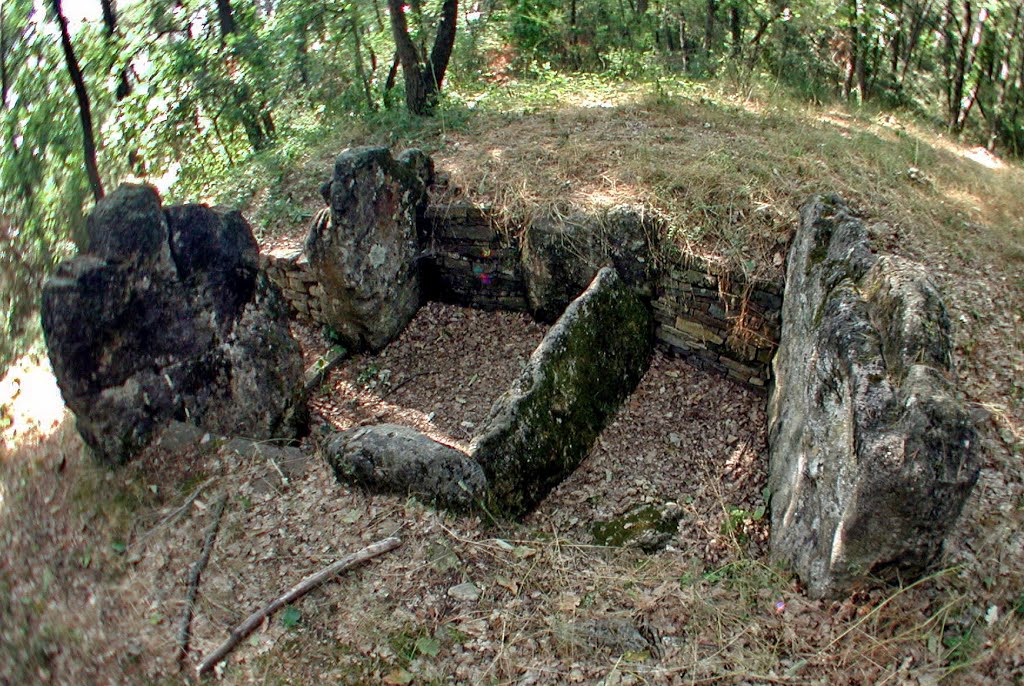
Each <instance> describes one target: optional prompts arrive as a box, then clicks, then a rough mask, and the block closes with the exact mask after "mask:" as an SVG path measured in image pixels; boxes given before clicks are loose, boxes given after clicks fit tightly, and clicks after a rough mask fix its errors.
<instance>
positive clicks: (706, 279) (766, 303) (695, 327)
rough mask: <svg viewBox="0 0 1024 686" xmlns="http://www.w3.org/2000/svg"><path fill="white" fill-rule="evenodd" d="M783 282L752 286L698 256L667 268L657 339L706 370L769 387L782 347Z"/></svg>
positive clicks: (656, 311)
mask: <svg viewBox="0 0 1024 686" xmlns="http://www.w3.org/2000/svg"><path fill="white" fill-rule="evenodd" d="M781 310H782V284H780V283H775V282H771V281H758V282H753V283H751V282H749V281H747V280H746V278H745V277H744V276H743V275H742V274H739V273H736V272H733V271H729V270H727V269H724V268H722V267H720V266H719V265H715V264H713V263H711V262H708V261H707V260H704V259H701V258H700V257H696V256H693V255H681V256H679V257H677V258H676V259H675V260H674V264H672V265H671V266H670V267H669V268H668V269H666V271H665V273H664V275H663V276H662V280H661V291H660V295H659V297H658V298H657V299H655V301H654V316H655V319H656V320H657V322H658V329H657V334H656V336H657V339H658V341H659V342H661V343H664V344H665V345H667V346H668V347H669V348H670V349H671V350H673V351H674V352H677V353H679V354H680V355H682V356H683V357H685V358H687V360H688V361H690V362H691V363H692V364H694V365H695V366H697V367H700V368H702V369H713V370H716V371H718V372H720V373H722V374H725V375H727V376H729V377H730V378H733V379H735V380H736V381H739V382H740V383H744V384H748V385H751V386H757V387H764V386H765V385H766V384H767V383H768V379H769V378H770V374H771V368H770V364H771V360H772V357H773V356H774V355H775V350H776V348H778V344H779V328H780V315H781Z"/></svg>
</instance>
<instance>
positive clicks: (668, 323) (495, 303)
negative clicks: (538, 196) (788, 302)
mask: <svg viewBox="0 0 1024 686" xmlns="http://www.w3.org/2000/svg"><path fill="white" fill-rule="evenodd" d="M420 241H421V244H422V247H423V250H422V258H421V269H422V276H423V291H424V295H425V297H426V299H428V300H437V301H441V302H450V303H455V304H459V305H466V306H471V307H480V308H483V309H492V310H493V309H503V310H513V311H520V312H527V311H532V310H531V305H530V302H529V299H528V296H527V291H528V289H527V279H526V275H525V274H524V268H523V256H522V246H521V244H520V242H519V240H518V238H517V237H516V234H515V233H514V232H511V231H507V230H503V229H502V228H501V226H500V225H499V223H498V222H497V220H496V219H495V217H494V216H493V215H492V213H491V212H490V211H489V210H488V208H487V207H481V206H478V205H474V204H472V203H470V202H467V201H456V202H452V203H435V204H433V205H430V206H429V207H428V208H427V210H426V213H425V218H424V221H423V222H422V223H421V226H420ZM261 260H262V262H261V263H262V265H263V268H264V269H265V270H266V271H267V274H268V276H269V277H270V279H271V280H272V281H273V282H274V283H276V284H277V285H278V286H279V287H280V288H281V291H282V293H283V294H284V297H285V298H286V299H287V300H288V301H289V302H290V303H291V307H292V311H293V314H294V315H295V316H298V317H300V318H302V319H306V320H309V321H313V322H317V323H323V322H324V319H323V308H322V306H321V296H322V294H323V288H322V287H321V286H320V285H319V284H318V283H317V281H316V277H315V275H313V273H312V271H311V270H310V268H309V262H308V260H307V259H306V258H305V256H304V255H303V253H302V250H301V248H280V249H277V250H274V251H272V252H270V253H267V254H264V255H263V256H262V258H261ZM662 261H663V262H664V265H663V266H662V269H661V270H660V271H659V274H658V276H657V277H656V281H655V284H654V288H653V289H652V291H653V292H654V298H653V301H652V302H653V308H654V313H655V320H656V323H657V328H656V331H655V337H656V339H657V341H658V342H659V343H660V344H662V345H663V346H665V347H667V348H668V349H669V350H671V351H673V352H674V353H676V354H679V355H681V356H683V357H685V358H686V359H687V360H689V361H690V362H691V363H692V364H694V365H695V366H698V367H701V368H703V369H712V370H716V371H718V372H720V373H721V374H723V375H726V376H728V377H730V378H732V379H735V380H736V381H739V382H741V383H744V384H747V385H750V386H754V387H757V388H762V389H763V388H765V387H766V386H767V384H768V381H769V379H770V375H771V366H770V363H771V359H772V356H773V355H774V354H775V350H776V349H777V348H778V342H779V329H780V312H781V308H782V290H783V286H782V283H781V282H775V281H764V280H760V281H757V280H750V279H747V278H746V277H745V276H744V275H743V274H742V273H739V272H736V271H732V270H729V269H726V268H724V267H722V266H721V265H718V264H715V263H712V262H710V261H708V260H705V259H703V258H700V257H697V256H693V255H684V254H678V253H674V254H669V255H667V256H663V257H662ZM593 271H594V273H596V269H594V270H593ZM591 276H592V275H591ZM589 278H590V277H588V282H589ZM580 290H582V289H580Z"/></svg>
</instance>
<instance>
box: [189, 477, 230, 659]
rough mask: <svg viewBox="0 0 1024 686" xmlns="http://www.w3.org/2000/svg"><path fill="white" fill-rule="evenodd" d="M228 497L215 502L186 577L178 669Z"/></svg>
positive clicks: (224, 496) (223, 496)
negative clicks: (202, 579)
mask: <svg viewBox="0 0 1024 686" xmlns="http://www.w3.org/2000/svg"><path fill="white" fill-rule="evenodd" d="M227 502H228V496H227V494H224V495H222V496H221V497H220V500H219V501H217V505H216V507H215V508H214V511H213V524H211V525H210V528H209V529H207V530H206V537H205V538H204V539H203V553H202V555H200V556H199V559H198V560H196V561H195V562H194V563H193V564H192V570H191V571H190V572H189V575H188V594H187V595H186V596H185V610H184V612H182V614H181V623H180V624H179V625H178V668H179V669H180V668H182V667H184V666H185V659H186V658H187V657H188V644H189V640H190V639H191V637H192V614H193V612H194V611H195V604H196V595H197V594H198V593H199V577H200V576H202V574H203V570H204V569H206V565H207V563H209V561H210V554H211V553H212V552H213V541H214V539H216V538H217V531H218V530H219V529H220V520H221V518H222V517H223V516H224V506H225V505H227Z"/></svg>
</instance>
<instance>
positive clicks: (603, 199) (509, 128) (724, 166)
mask: <svg viewBox="0 0 1024 686" xmlns="http://www.w3.org/2000/svg"><path fill="white" fill-rule="evenodd" d="M561 96H562V97H560V98H557V99H555V101H554V102H550V99H551V97H552V96H551V95H550V94H549V96H548V101H547V102H546V104H544V105H542V106H539V107H537V108H536V109H534V110H531V111H528V112H518V113H514V114H507V113H503V112H497V111H490V110H489V108H488V107H487V105H486V103H487V101H486V100H484V101H483V102H482V103H481V104H480V105H479V106H478V109H479V110H480V111H481V114H479V115H478V116H477V117H475V118H474V119H472V120H471V121H470V123H469V124H468V126H467V127H466V128H465V129H464V130H457V131H454V132H452V133H450V134H449V135H448V137H447V139H446V140H447V144H446V145H445V146H443V147H442V148H441V149H440V150H439V151H438V154H437V158H438V161H439V167H440V168H442V169H445V170H447V171H449V172H450V173H451V177H452V180H453V183H454V184H455V185H456V186H458V187H460V188H462V189H464V190H465V191H466V192H467V193H468V194H469V195H470V196H471V197H473V198H476V199H478V200H481V201H485V202H490V203H492V204H493V205H494V207H495V208H496V209H497V210H499V211H500V212H502V213H503V214H505V215H506V217H508V218H509V220H510V221H511V222H512V223H513V224H517V225H528V224H529V222H530V221H531V220H533V219H535V218H537V217H538V216H543V215H564V214H568V213H571V212H573V211H578V210H581V209H582V210H595V209H601V208H605V207H608V206H610V205H614V204H617V203H626V202H632V203H637V202H638V203H644V204H647V205H649V206H651V207H653V208H656V209H657V210H659V211H660V212H661V213H662V214H663V215H665V216H666V217H667V218H668V220H669V227H670V230H671V231H672V232H673V234H674V235H675V236H676V237H677V238H678V240H679V241H680V242H681V243H683V244H684V245H685V246H686V247H688V248H691V249H693V250H696V251H699V252H705V253H711V254H713V255H718V256H722V257H726V258H728V259H730V260H731V261H732V262H733V263H734V264H735V265H737V266H740V267H743V268H745V269H747V270H754V271H765V270H769V271H770V270H778V269H779V267H780V266H781V260H780V255H784V253H785V246H786V244H787V242H788V239H789V237H790V235H791V231H792V229H793V227H794V226H795V220H796V216H797V209H798V208H799V206H800V205H801V204H802V203H803V202H804V201H806V199H807V198H808V197H809V196H810V195H811V194H813V193H839V194H841V195H843V196H844V197H845V198H846V199H847V200H848V201H850V202H851V203H852V204H853V205H854V206H855V207H856V208H858V209H859V210H860V211H862V212H863V213H864V214H865V215H866V216H867V217H868V218H869V220H871V221H878V222H885V223H886V224H888V228H887V229H886V233H887V234H888V237H890V238H891V239H892V240H893V241H896V242H902V241H903V240H904V239H906V238H910V239H911V240H916V241H918V242H927V243H929V244H930V245H932V246H934V243H935V242H936V241H939V242H940V244H941V245H942V247H945V248H947V249H954V248H957V247H959V246H962V239H963V232H964V227H965V225H969V224H971V223H983V224H985V226H986V227H987V229H986V231H985V232H984V235H980V236H978V239H979V240H977V241H972V250H977V251H984V255H985V257H986V258H989V259H1000V260H1001V261H1006V260H1010V261H1014V262H1017V263H1019V262H1020V260H1021V259H1022V258H1024V254H1022V253H1021V248H1020V246H1021V245H1022V243H1024V226H1022V218H1024V197H1022V195H1021V193H1020V192H1019V191H1020V189H1021V188H1022V187H1024V172H1022V171H1021V169H1020V168H1019V167H1018V166H1016V165H1006V164H1000V165H999V166H998V167H997V168H988V167H986V166H985V165H984V164H982V163H979V162H977V161H975V160H974V159H971V158H970V157H968V156H967V155H968V153H969V152H971V151H966V150H962V149H960V148H958V147H957V146H956V145H954V144H951V143H950V142H948V141H946V140H944V139H943V138H941V137H940V136H937V135H935V134H933V133H930V132H928V131H926V130H925V129H923V128H922V127H921V126H919V125H916V124H914V123H913V122H911V121H909V120H907V121H904V120H901V119H899V118H897V117H895V116H893V115H888V114H886V115H876V116H872V115H870V114H866V113H863V114H851V113H849V112H846V111H843V110H839V109H829V108H820V107H813V106H810V105H806V104H803V103H795V102H789V101H786V99H785V98H784V97H783V96H781V95H779V94H777V93H776V94H769V95H767V96H766V95H762V96H760V97H758V96H755V95H751V94H749V93H747V94H739V93H736V92H735V91H730V90H725V89H718V90H713V89H711V88H705V89H700V88H695V87H693V86H685V87H684V86H678V85H664V84H662V85H661V86H658V87H654V86H649V85H644V86H636V87H631V88H624V89H621V90H619V91H617V92H614V93H604V94H602V96H600V97H596V98H595V97H594V94H593V93H592V92H590V91H584V92H575V91H573V90H567V91H565V92H564V93H561ZM496 105H498V106H500V105H501V102H500V101H499V102H498V103H496ZM976 157H977V156H976ZM979 159H981V160H982V162H985V158H984V157H979Z"/></svg>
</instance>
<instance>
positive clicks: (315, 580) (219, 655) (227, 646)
mask: <svg viewBox="0 0 1024 686" xmlns="http://www.w3.org/2000/svg"><path fill="white" fill-rule="evenodd" d="M401 544H402V541H401V539H399V538H396V537H394V536H392V537H391V538H385V539H384V540H382V541H378V542H377V543H374V544H372V545H369V546H367V547H365V548H363V549H362V550H360V551H359V552H357V553H353V554H352V555H349V556H347V557H343V558H342V559H340V560H338V561H337V562H335V563H333V564H331V565H329V566H327V567H325V568H324V569H321V570H320V571H319V572H316V573H314V574H310V575H309V576H307V577H306V578H305V579H303V580H302V581H300V582H299V583H297V584H295V586H293V587H292V588H291V590H289V591H288V592H287V593H285V594H284V595H282V596H281V597H279V598H277V599H276V600H274V601H273V602H271V603H270V604H269V605H267V606H266V607H264V608H262V609H260V610H257V611H256V612H253V613H252V614H251V615H249V617H248V618H247V619H246V620H245V621H244V622H242V623H241V624H239V625H238V626H236V627H235V628H234V629H232V630H231V635H230V636H228V638H227V640H226V641H224V642H223V643H221V644H220V646H218V647H217V649H216V650H214V651H213V652H212V653H210V654H209V655H208V656H207V657H206V658H205V659H203V661H202V662H200V663H199V666H198V667H197V668H196V675H197V676H200V677H201V676H203V674H205V673H206V672H208V671H210V670H211V669H212V668H213V667H214V666H215V665H216V664H217V663H218V662H220V661H221V660H223V659H224V658H225V657H226V656H227V654H228V653H230V652H231V651H232V650H234V648H235V646H237V645H238V644H239V643H241V642H242V640H243V639H244V638H245V637H246V636H248V635H249V634H251V633H252V632H253V631H254V630H255V629H256V627H258V626H259V625H260V624H262V623H263V620H264V619H266V618H267V617H268V616H269V615H270V614H272V613H273V612H275V611H277V610H279V609H280V608H282V607H284V606H285V605H287V604H289V603H292V602H294V601H296V600H298V599H299V598H301V597H302V596H304V595H306V594H307V593H309V592H310V591H312V590H313V589H314V588H316V587H318V586H320V585H321V584H323V583H324V582H325V581H327V580H328V579H331V578H333V577H335V576H337V575H338V574H341V573H342V572H344V571H346V570H348V569H350V568H352V567H355V566H356V565H360V564H362V563H363V562H366V561H367V560H370V559H372V558H374V557H377V556H378V555H381V554H383V553H386V552H388V551H390V550H394V549H395V548H397V547H398V546H399V545H401Z"/></svg>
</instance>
